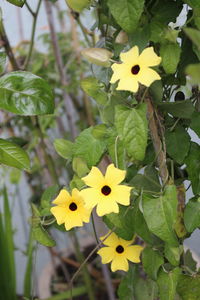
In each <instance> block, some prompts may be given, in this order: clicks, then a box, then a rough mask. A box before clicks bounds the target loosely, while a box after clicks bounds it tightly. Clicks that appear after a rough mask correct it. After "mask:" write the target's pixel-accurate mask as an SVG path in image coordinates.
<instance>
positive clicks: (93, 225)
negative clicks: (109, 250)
mask: <svg viewBox="0 0 200 300" xmlns="http://www.w3.org/2000/svg"><path fill="white" fill-rule="evenodd" d="M91 216H92V227H93V231H94V236H95V239H96V242H97V244H98V243H99V239H98V236H97V232H96V228H95V223H94V216H93V213H92V214H91Z"/></svg>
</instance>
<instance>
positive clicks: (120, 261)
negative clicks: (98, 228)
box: [97, 232, 143, 272]
mask: <svg viewBox="0 0 200 300" xmlns="http://www.w3.org/2000/svg"><path fill="white" fill-rule="evenodd" d="M106 236H107V238H106ZM106 236H103V237H101V238H100V239H101V240H103V244H104V245H105V246H107V247H102V248H101V249H100V250H99V251H98V252H97V253H98V254H99V255H100V256H101V259H102V263H103V264H107V263H109V262H111V270H112V271H113V272H114V271H117V270H123V271H128V268H129V264H128V261H129V260H130V261H132V262H134V263H139V262H140V254H141V251H142V250H143V247H142V246H139V245H132V243H133V241H132V240H131V241H127V240H124V239H122V238H120V237H118V236H117V235H116V234H115V233H114V232H113V233H111V234H110V233H109V234H107V235H106Z"/></svg>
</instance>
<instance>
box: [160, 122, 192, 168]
mask: <svg viewBox="0 0 200 300" xmlns="http://www.w3.org/2000/svg"><path fill="white" fill-rule="evenodd" d="M165 141H166V146H167V153H168V154H169V155H170V156H171V157H172V158H173V159H174V160H175V161H177V162H178V163H179V164H181V163H182V162H183V160H184V158H185V157H186V155H187V154H188V151H189V148H190V136H189V134H188V133H187V131H186V130H185V129H184V128H183V127H180V126H178V127H176V128H175V130H174V131H166V133H165Z"/></svg>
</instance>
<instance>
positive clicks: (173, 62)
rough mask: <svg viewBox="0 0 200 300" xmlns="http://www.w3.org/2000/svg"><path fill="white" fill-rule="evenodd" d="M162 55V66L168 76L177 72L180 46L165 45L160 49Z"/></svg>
mask: <svg viewBox="0 0 200 300" xmlns="http://www.w3.org/2000/svg"><path fill="white" fill-rule="evenodd" d="M160 55H161V57H162V66H163V68H164V70H165V72H166V73H167V74H173V73H175V72H176V68H177V65H178V63H179V59H180V55H181V48H180V46H179V45H178V44H173V43H170V44H167V45H166V44H163V45H161V48H160Z"/></svg>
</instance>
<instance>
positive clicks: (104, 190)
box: [101, 185, 111, 196]
mask: <svg viewBox="0 0 200 300" xmlns="http://www.w3.org/2000/svg"><path fill="white" fill-rule="evenodd" d="M101 192H102V194H104V195H105V196H108V195H109V194H110V193H111V188H110V187H109V186H108V185H104V186H103V187H102V189H101Z"/></svg>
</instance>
